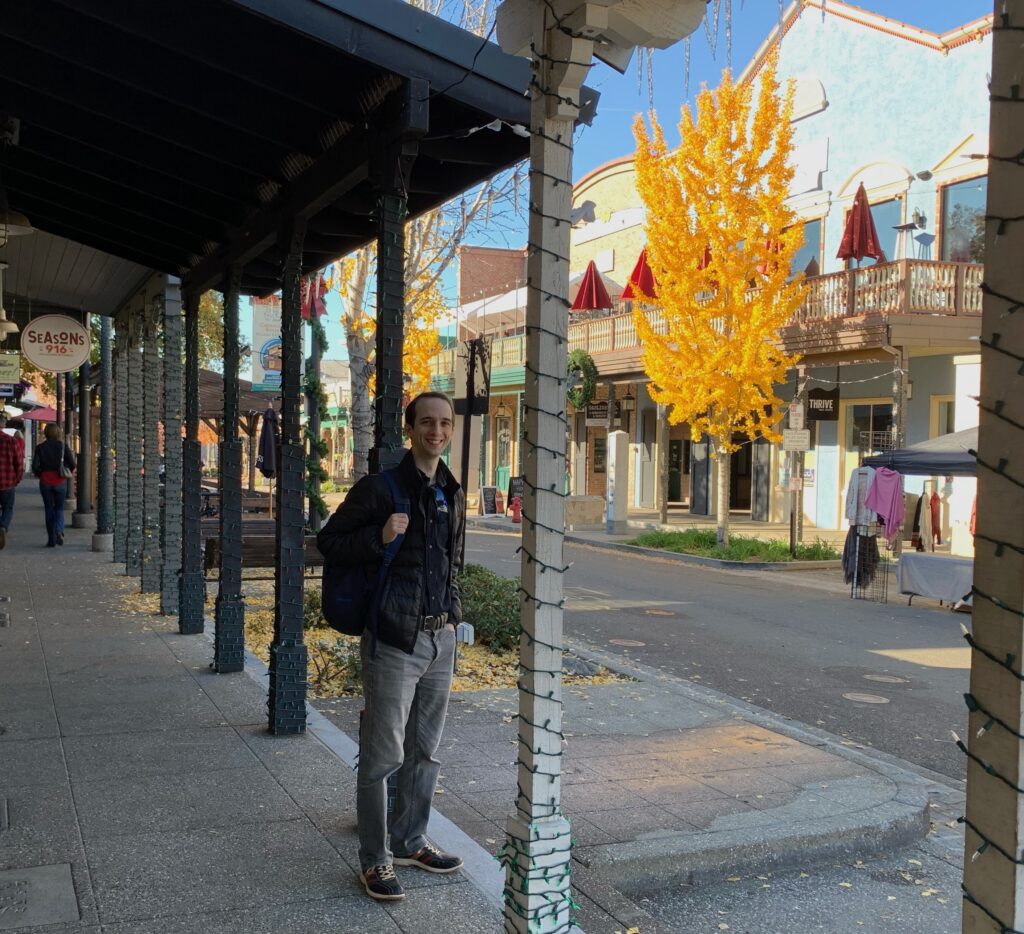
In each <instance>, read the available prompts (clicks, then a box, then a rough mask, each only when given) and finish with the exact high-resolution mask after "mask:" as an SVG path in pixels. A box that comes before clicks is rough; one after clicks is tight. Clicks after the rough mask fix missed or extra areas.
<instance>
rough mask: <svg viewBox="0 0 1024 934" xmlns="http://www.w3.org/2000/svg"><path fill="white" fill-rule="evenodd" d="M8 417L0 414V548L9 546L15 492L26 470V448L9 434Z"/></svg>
mask: <svg viewBox="0 0 1024 934" xmlns="http://www.w3.org/2000/svg"><path fill="white" fill-rule="evenodd" d="M6 427H7V416H6V415H4V414H3V413H2V412H0V548H3V547H4V546H5V545H6V544H7V530H8V529H9V528H10V527H11V517H12V516H13V515H14V492H15V490H16V489H17V488H18V484H19V483H21V475H22V473H23V472H24V470H25V448H24V447H23V443H22V442H19V441H18V439H17V438H16V437H14V435H9V434H7V432H6V431H4V429H5V428H6Z"/></svg>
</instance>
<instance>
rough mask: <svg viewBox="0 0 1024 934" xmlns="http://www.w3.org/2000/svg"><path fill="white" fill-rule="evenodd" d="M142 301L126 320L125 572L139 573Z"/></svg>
mask: <svg viewBox="0 0 1024 934" xmlns="http://www.w3.org/2000/svg"><path fill="white" fill-rule="evenodd" d="M143 312H144V307H143V306H142V305H133V307H132V311H131V318H130V319H129V322H128V445H127V454H128V456H127V458H126V463H125V467H126V468H127V470H128V546H127V553H126V558H125V566H126V567H125V570H126V573H127V574H129V575H130V576H132V577H139V576H141V574H142V424H143V417H142V401H143V382H142V348H141V347H140V345H139V336H140V334H141V331H142V322H141V321H140V317H141V316H142V314H143Z"/></svg>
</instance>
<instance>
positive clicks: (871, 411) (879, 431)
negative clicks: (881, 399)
mask: <svg viewBox="0 0 1024 934" xmlns="http://www.w3.org/2000/svg"><path fill="white" fill-rule="evenodd" d="M866 432H870V434H869V435H866V434H865V433H866ZM891 433H892V403H865V404H863V405H851V406H849V408H848V410H847V415H846V444H845V448H846V451H847V452H848V453H850V454H855V453H857V452H858V451H860V449H861V443H862V440H863V441H864V443H865V447H866V448H870V450H865V451H864V453H865V454H874V453H876V452H877V451H878V450H879V449H880V445H879V444H878V442H879V441H880V440H881V438H882V437H883V436H885V435H891Z"/></svg>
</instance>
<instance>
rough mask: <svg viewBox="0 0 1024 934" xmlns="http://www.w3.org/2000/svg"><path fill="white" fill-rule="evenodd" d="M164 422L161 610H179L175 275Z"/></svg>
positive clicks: (167, 295) (168, 306)
mask: <svg viewBox="0 0 1024 934" xmlns="http://www.w3.org/2000/svg"><path fill="white" fill-rule="evenodd" d="M163 311H164V320H163V331H164V344H163V375H164V392H163V422H164V495H163V497H162V499H161V516H160V534H161V536H162V538H161V541H160V551H161V554H162V556H163V563H162V564H161V567H160V612H161V613H164V614H166V615H168V616H170V615H173V614H176V613H177V612H178V599H179V596H180V594H179V587H180V582H179V580H178V577H179V575H180V573H181V515H182V502H181V487H182V477H181V474H182V448H181V402H182V400H181V389H182V386H181V383H182V367H181V290H180V288H179V286H178V281H177V279H169V280H168V281H167V282H166V284H165V285H164V307H163Z"/></svg>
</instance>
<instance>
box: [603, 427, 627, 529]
mask: <svg viewBox="0 0 1024 934" xmlns="http://www.w3.org/2000/svg"><path fill="white" fill-rule="evenodd" d="M606 476H607V483H608V485H607V493H606V496H605V531H606V532H607V533H608V534H609V535H612V534H614V533H617V532H625V531H626V529H627V528H629V526H628V524H627V521H626V514H627V511H628V506H629V435H627V434H626V432H624V431H612V432H609V434H608V473H607V474H606Z"/></svg>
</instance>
